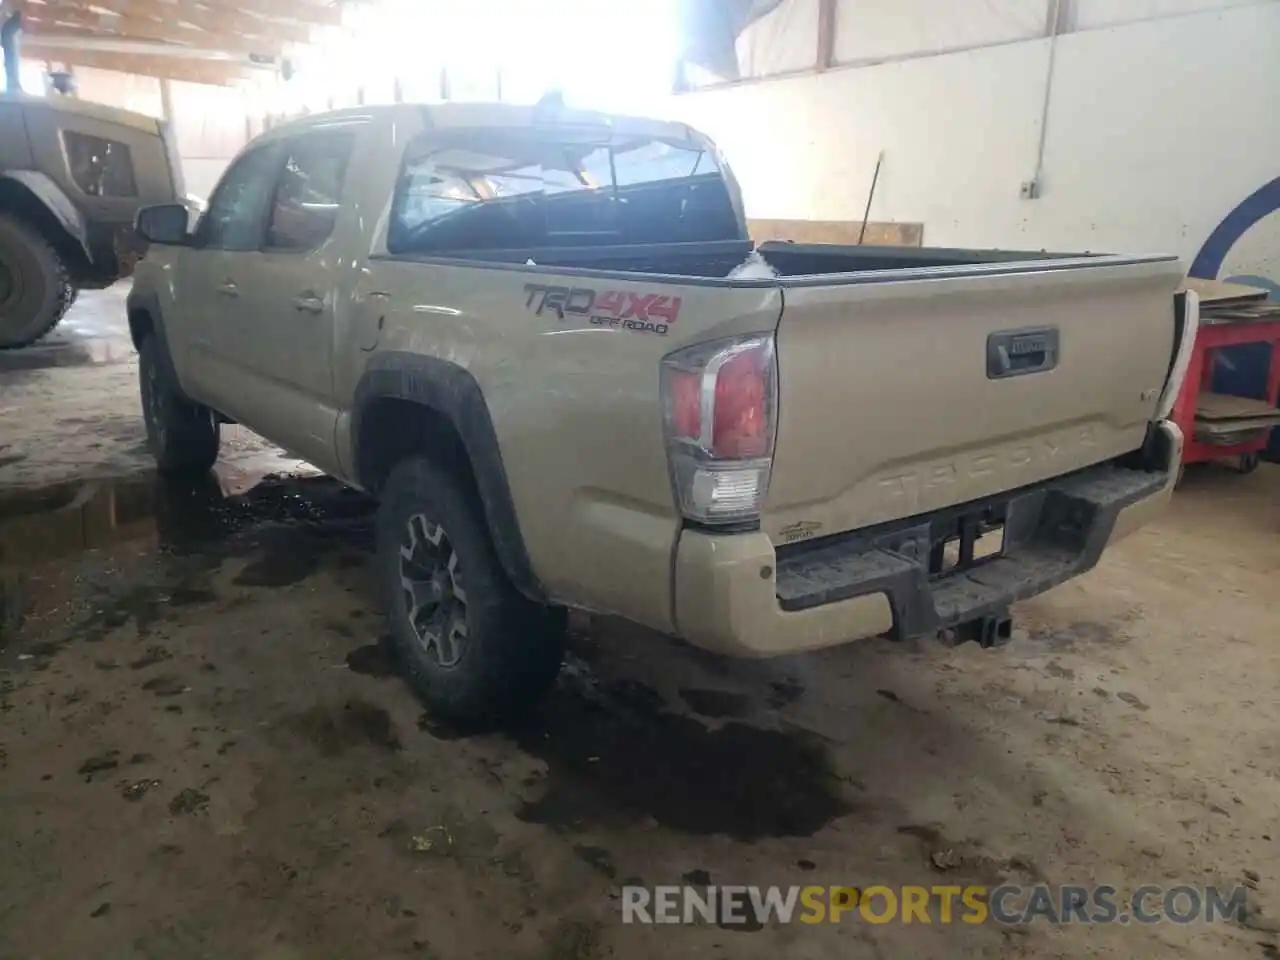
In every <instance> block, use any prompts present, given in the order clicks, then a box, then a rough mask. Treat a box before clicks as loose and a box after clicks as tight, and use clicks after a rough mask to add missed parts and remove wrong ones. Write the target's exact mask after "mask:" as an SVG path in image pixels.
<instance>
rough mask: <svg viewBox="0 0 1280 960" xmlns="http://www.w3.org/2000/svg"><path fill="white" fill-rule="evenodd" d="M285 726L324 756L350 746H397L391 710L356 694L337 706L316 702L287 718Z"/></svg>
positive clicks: (330, 755)
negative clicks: (289, 718) (308, 708)
mask: <svg viewBox="0 0 1280 960" xmlns="http://www.w3.org/2000/svg"><path fill="white" fill-rule="evenodd" d="M289 726H291V727H292V728H293V729H294V731H295V732H297V733H298V734H300V735H301V736H302V737H303V739H305V740H307V741H308V742H309V743H311V744H312V745H313V746H314V747H315V748H316V749H317V750H318V751H319V752H320V754H321V756H325V757H334V756H337V755H338V754H340V753H343V752H344V751H346V750H348V749H350V748H353V747H367V746H375V747H380V748H381V749H383V750H399V749H400V738H399V736H398V735H397V733H396V728H395V724H394V723H393V722H392V720H391V714H389V713H387V711H386V710H384V709H383V708H382V707H379V706H375V705H374V704H372V703H369V702H368V701H367V700H362V699H360V698H358V697H353V698H351V699H350V700H348V701H346V702H345V703H344V704H342V705H341V706H338V707H333V706H328V705H325V704H317V705H316V706H314V707H312V708H311V709H310V710H307V711H306V712H304V713H301V714H299V715H297V716H296V717H293V718H291V720H290V721H289Z"/></svg>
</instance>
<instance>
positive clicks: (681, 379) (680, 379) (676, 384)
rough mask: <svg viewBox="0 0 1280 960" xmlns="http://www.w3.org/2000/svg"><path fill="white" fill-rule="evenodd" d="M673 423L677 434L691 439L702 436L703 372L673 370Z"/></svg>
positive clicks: (671, 383) (671, 382)
mask: <svg viewBox="0 0 1280 960" xmlns="http://www.w3.org/2000/svg"><path fill="white" fill-rule="evenodd" d="M670 390H671V421H672V423H671V425H672V426H673V427H674V428H675V432H676V434H677V435H679V436H681V437H687V438H689V439H697V438H698V437H700V436H702V373H701V371H698V370H673V371H672V372H671V380H670Z"/></svg>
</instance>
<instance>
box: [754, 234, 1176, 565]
mask: <svg viewBox="0 0 1280 960" xmlns="http://www.w3.org/2000/svg"><path fill="white" fill-rule="evenodd" d="M904 273H905V271H904ZM931 273H932V276H930V277H929V278H928V279H924V278H919V275H918V274H917V278H915V279H901V280H893V279H890V278H888V277H886V276H884V275H881V276H878V277H873V278H869V279H867V278H864V280H863V282H856V281H857V279H858V278H855V277H853V275H850V277H849V278H848V279H846V280H845V281H844V282H840V281H837V280H832V279H831V278H824V279H823V280H822V281H820V282H819V281H816V280H815V281H813V282H810V281H808V280H805V279H803V278H797V279H796V280H793V281H790V282H788V283H787V285H786V286H785V287H784V290H783V296H784V307H783V312H782V319H781V321H780V324H779V327H778V334H777V349H778V375H779V423H778V434H777V445H776V449H775V455H774V464H773V475H772V478H771V481H770V486H769V493H768V498H767V500H766V503H765V510H764V528H765V529H766V530H767V531H768V532H769V533H770V534H772V535H773V536H774V537H775V539H776V540H779V541H780V542H781V541H784V540H787V539H794V538H795V536H804V537H809V536H827V535H830V534H833V533H839V532H841V531H846V530H851V529H857V528H861V527H866V526H869V525H873V524H877V523H882V522H885V521H889V520H895V519H899V518H902V517H908V516H913V515H916V514H920V513H925V512H928V511H932V510H937V509H940V508H942V507H947V506H951V505H954V504H960V503H965V502H968V501H971V500H975V499H979V498H982V497H986V496H990V495H993V494H997V493H1000V492H1003V491H1006V490H1011V489H1014V488H1017V487H1021V486H1024V485H1027V484H1031V483H1036V482H1039V481H1042V480H1046V479H1049V478H1051V477H1054V476H1058V475H1061V474H1064V473H1069V472H1071V471H1073V470H1076V469H1080V468H1082V467H1086V466H1089V465H1091V464H1094V463H1099V462H1101V461H1104V460H1107V459H1110V458H1113V457H1116V456H1119V455H1121V454H1124V453H1126V452H1128V451H1131V450H1135V449H1137V448H1138V447H1140V446H1141V445H1142V442H1143V438H1144V436H1145V433H1146V427H1147V422H1148V420H1149V419H1150V417H1151V416H1152V414H1153V411H1154V409H1155V405H1156V402H1157V400H1158V397H1159V394H1160V389H1161V387H1162V385H1163V383H1164V380H1165V376H1166V374H1167V372H1168V369H1169V363H1170V355H1171V351H1172V347H1173V340H1174V317H1173V293H1174V290H1175V289H1176V287H1177V285H1178V283H1179V281H1180V280H1181V276H1182V271H1181V268H1180V264H1179V263H1178V262H1177V261H1176V260H1172V259H1168V260H1156V259H1149V260H1145V261H1141V262H1135V261H1133V260H1128V261H1123V260H1120V258H1096V259H1091V260H1087V261H1086V260H1081V261H1079V262H1078V263H1077V265H1076V266H1073V267H1067V266H1066V262H1059V263H1047V264H1046V265H1045V266H1044V267H1043V268H1037V267H1036V266H1034V265H1027V266H1021V265H1020V266H1019V267H1016V268H1010V267H1007V266H1006V267H1002V266H999V265H991V266H984V267H976V268H975V267H968V268H957V269H955V270H951V271H947V272H945V273H941V274H940V273H939V271H936V270H935V271H932V272H931ZM797 531H798V533H797Z"/></svg>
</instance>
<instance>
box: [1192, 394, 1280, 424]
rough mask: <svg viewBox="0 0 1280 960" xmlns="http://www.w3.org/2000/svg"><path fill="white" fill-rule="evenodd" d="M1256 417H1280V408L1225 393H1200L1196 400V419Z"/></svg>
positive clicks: (1262, 401)
mask: <svg viewBox="0 0 1280 960" xmlns="http://www.w3.org/2000/svg"><path fill="white" fill-rule="evenodd" d="M1256 417H1262V418H1265V419H1269V420H1271V419H1280V410H1277V409H1276V408H1275V407H1272V406H1271V405H1270V404H1268V403H1267V402H1266V401H1265V400H1255V399H1253V398H1252V397H1233V396H1230V395H1228V394H1225V393H1207V392H1205V393H1201V394H1200V396H1199V398H1198V399H1197V401H1196V419H1197V420H1241V419H1248V418H1256Z"/></svg>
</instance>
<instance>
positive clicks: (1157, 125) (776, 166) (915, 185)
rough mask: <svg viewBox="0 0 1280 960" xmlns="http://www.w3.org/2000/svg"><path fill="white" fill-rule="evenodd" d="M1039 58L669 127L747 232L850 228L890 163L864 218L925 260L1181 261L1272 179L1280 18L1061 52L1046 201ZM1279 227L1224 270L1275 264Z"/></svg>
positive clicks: (1240, 19) (963, 68)
mask: <svg viewBox="0 0 1280 960" xmlns="http://www.w3.org/2000/svg"><path fill="white" fill-rule="evenodd" d="M1048 50H1049V41H1048V40H1043V39H1042V40H1034V41H1028V42H1024V43H1013V44H1006V45H1003V46H997V47H990V48H986V49H981V50H973V51H970V52H967V53H959V54H952V55H947V56H938V57H930V58H925V59H917V60H908V61H902V62H897V63H890V64H882V65H879V66H874V67H866V68H861V69H841V70H834V71H831V72H829V73H826V74H822V75H814V76H806V77H797V78H793V79H787V80H778V81H771V82H764V83H755V84H744V85H741V86H737V87H729V88H724V89H721V90H715V91H705V92H701V93H695V94H689V95H686V96H682V97H675V98H672V99H671V101H669V103H670V110H671V113H672V115H673V116H677V117H679V118H681V119H684V120H686V121H688V122H689V123H691V124H693V125H694V126H696V127H699V128H700V129H703V130H705V131H706V132H708V133H709V134H711V135H712V136H713V137H714V138H715V139H716V140H717V141H719V142H720V143H721V145H722V146H723V147H724V149H725V151H726V153H727V154H728V157H729V161H730V163H731V164H732V165H733V167H734V169H735V170H736V171H737V172H738V175H739V178H740V180H741V181H742V184H743V189H744V193H745V198H746V204H747V209H748V212H749V213H750V215H751V216H755V217H766V218H808V219H848V220H857V219H860V218H861V216H862V208H863V204H864V202H865V198H866V190H867V186H868V184H869V183H870V180H871V171H872V168H873V166H874V164H875V158H876V154H877V152H878V151H879V150H881V149H883V150H884V151H885V154H884V168H883V170H882V172H881V179H880V184H879V187H878V189H877V196H876V200H875V203H874V205H873V206H872V209H871V217H872V219H875V220H902V221H921V222H923V223H924V225H925V228H924V230H925V233H924V237H925V243H926V244H928V245H959V246H976V247H994V246H1001V247H1028V248H1033V249H1035V248H1048V249H1068V250H1070V249H1075V250H1120V251H1169V252H1176V253H1180V254H1182V255H1183V256H1184V257H1186V258H1187V259H1188V260H1189V259H1190V258H1191V257H1193V256H1194V255H1195V253H1196V252H1197V251H1198V250H1199V249H1200V247H1201V245H1202V244H1203V243H1204V241H1205V239H1206V238H1207V237H1208V235H1209V234H1210V233H1211V231H1213V230H1214V228H1215V227H1216V226H1217V225H1218V224H1219V223H1220V222H1221V221H1222V219H1223V218H1224V217H1225V216H1226V215H1227V214H1228V213H1229V212H1230V211H1231V210H1232V209H1233V208H1234V207H1235V206H1236V205H1237V204H1239V203H1240V202H1241V201H1242V200H1244V199H1245V198H1246V197H1248V196H1249V195H1250V194H1252V193H1254V192H1255V191H1257V190H1259V189H1260V188H1262V187H1263V186H1264V185H1265V184H1268V183H1270V182H1271V181H1272V180H1273V179H1275V178H1276V177H1277V175H1278V174H1280V168H1277V165H1276V158H1277V157H1280V124H1276V123H1275V118H1276V117H1278V116H1280V3H1274V2H1272V3H1264V4H1257V5H1251V6H1245V7H1237V8H1235V9H1232V10H1228V11H1221V12H1214V13H1208V14H1198V15H1190V16H1183V17H1174V18H1168V19H1161V20H1151V21H1146V22H1143V23H1138V24H1132V25H1128V26H1123V27H1111V28H1107V29H1098V30H1090V31H1086V32H1082V33H1074V34H1070V35H1067V36H1064V37H1062V38H1061V39H1059V41H1058V53H1057V69H1056V79H1055V83H1054V90H1053V96H1052V100H1051V103H1050V108H1049V122H1048V129H1047V136H1046V153H1045V164H1044V172H1043V181H1042V182H1043V189H1044V193H1043V196H1042V197H1041V198H1040V199H1038V200H1030V201H1028V200H1023V199H1021V197H1020V196H1019V185H1020V183H1021V182H1022V181H1023V180H1026V179H1028V178H1030V177H1031V175H1032V172H1033V170H1034V166H1035V153H1036V144H1037V141H1038V137H1039V129H1040V126H1039V124H1040V115H1041V99H1042V96H1043V91H1044V87H1043V84H1044V77H1045V68H1046V63H1047V57H1048ZM1272 227H1274V224H1272V226H1271V227H1266V229H1264V228H1263V226H1261V225H1260V226H1259V227H1258V228H1256V230H1255V231H1254V233H1256V234H1257V235H1256V236H1255V235H1254V233H1251V234H1250V235H1249V237H1248V238H1246V239H1245V240H1244V241H1242V242H1241V244H1240V245H1239V247H1238V249H1233V251H1232V254H1231V257H1232V262H1231V263H1230V264H1229V266H1230V268H1231V269H1233V270H1237V271H1239V270H1245V269H1254V267H1253V266H1251V265H1256V268H1257V269H1263V268H1264V267H1265V268H1266V269H1271V267H1268V266H1267V265H1268V264H1272V265H1274V264H1275V263H1277V262H1280V250H1272V249H1270V248H1269V247H1268V245H1267V244H1268V241H1267V240H1266V237H1267V236H1273V235H1277V234H1276V233H1275V231H1274V229H1272ZM1259 245H1261V247H1259ZM1241 258H1244V259H1243V260H1241ZM1246 260H1247V261H1248V262H1247V263H1246V262H1245V261H1246ZM1235 261H1240V262H1239V263H1236V262H1235ZM1273 279H1277V280H1280V277H1273Z"/></svg>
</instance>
